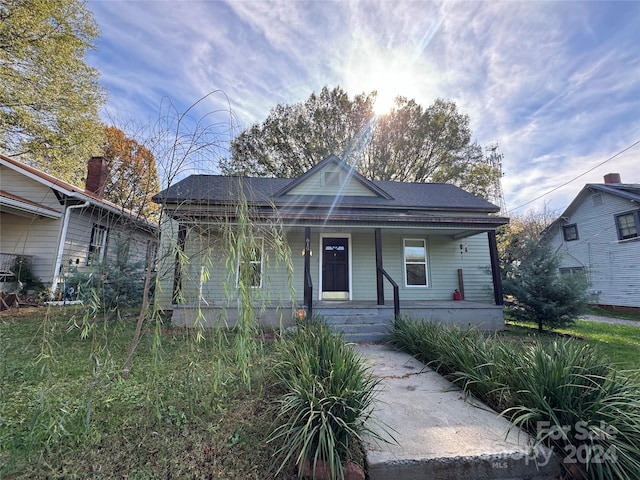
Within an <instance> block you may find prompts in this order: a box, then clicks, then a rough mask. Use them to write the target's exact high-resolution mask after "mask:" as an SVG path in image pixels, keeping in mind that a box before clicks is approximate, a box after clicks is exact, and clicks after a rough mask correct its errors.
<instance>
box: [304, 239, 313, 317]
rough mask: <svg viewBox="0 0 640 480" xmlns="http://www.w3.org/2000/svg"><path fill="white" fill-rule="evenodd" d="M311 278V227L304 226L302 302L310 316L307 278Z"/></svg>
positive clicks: (309, 286) (309, 291)
mask: <svg viewBox="0 0 640 480" xmlns="http://www.w3.org/2000/svg"><path fill="white" fill-rule="evenodd" d="M310 278H311V227H304V290H303V291H304V304H305V306H306V307H307V309H308V310H309V311H308V312H307V314H308V315H309V316H311V314H312V312H311V305H312V303H311V302H313V299H312V298H311V297H312V295H313V293H312V290H311V288H312V287H311V285H310V284H309V279H310Z"/></svg>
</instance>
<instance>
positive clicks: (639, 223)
mask: <svg viewBox="0 0 640 480" xmlns="http://www.w3.org/2000/svg"><path fill="white" fill-rule="evenodd" d="M615 217H616V228H617V230H618V240H627V239H629V238H636V237H638V232H639V231H640V210H635V211H632V212H625V213H621V214H619V215H616V216H615Z"/></svg>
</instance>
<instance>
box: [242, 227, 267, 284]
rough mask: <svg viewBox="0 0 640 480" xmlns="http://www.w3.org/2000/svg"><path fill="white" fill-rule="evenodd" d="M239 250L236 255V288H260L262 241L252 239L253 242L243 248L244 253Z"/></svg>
mask: <svg viewBox="0 0 640 480" xmlns="http://www.w3.org/2000/svg"><path fill="white" fill-rule="evenodd" d="M242 250H243V249H242V248H240V249H238V253H239V255H240V257H239V259H238V271H237V272H236V286H240V284H241V283H242V284H244V285H248V286H249V287H251V288H261V287H262V271H263V259H264V255H263V251H264V239H263V238H260V237H258V238H254V239H253V242H252V243H251V244H250V245H248V246H245V248H244V251H242Z"/></svg>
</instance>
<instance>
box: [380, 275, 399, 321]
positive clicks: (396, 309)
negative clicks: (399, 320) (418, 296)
mask: <svg viewBox="0 0 640 480" xmlns="http://www.w3.org/2000/svg"><path fill="white" fill-rule="evenodd" d="M377 270H378V273H381V274H382V275H383V276H384V277H385V278H386V279H387V280H389V283H390V284H391V286H392V287H393V315H394V317H397V316H398V315H400V289H399V288H398V284H397V283H396V282H395V281H394V280H393V278H391V275H389V274H388V273H387V271H386V270H385V269H384V268H382V267H378V268H377ZM382 305H384V298H383V303H382Z"/></svg>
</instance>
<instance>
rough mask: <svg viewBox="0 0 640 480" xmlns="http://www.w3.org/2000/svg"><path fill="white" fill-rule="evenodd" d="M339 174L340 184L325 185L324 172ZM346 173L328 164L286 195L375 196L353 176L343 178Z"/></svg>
mask: <svg viewBox="0 0 640 480" xmlns="http://www.w3.org/2000/svg"><path fill="white" fill-rule="evenodd" d="M327 173H328V174H329V175H334V174H335V175H339V178H340V185H338V186H334V185H327V184H326V182H325V179H326V174H327ZM346 175H347V173H346V172H345V171H344V170H342V169H340V168H337V167H335V166H333V165H328V166H326V167H325V168H322V169H320V170H319V171H318V172H315V173H314V174H313V175H310V176H309V178H306V179H305V180H303V181H302V183H300V184H299V185H297V186H296V187H294V188H293V189H291V190H290V191H289V192H288V195H328V196H339V195H343V196H354V197H376V196H377V194H376V193H375V192H373V191H371V190H370V189H369V188H367V187H366V186H365V185H363V184H362V183H360V182H359V181H357V180H355V179H354V178H353V177H349V178H346V179H345V176H346Z"/></svg>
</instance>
